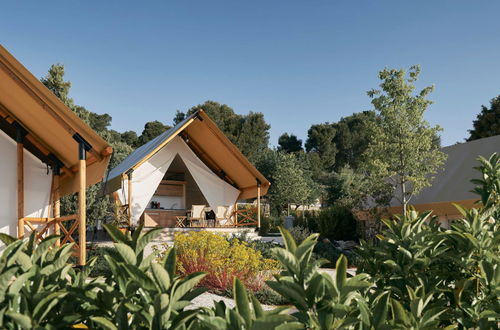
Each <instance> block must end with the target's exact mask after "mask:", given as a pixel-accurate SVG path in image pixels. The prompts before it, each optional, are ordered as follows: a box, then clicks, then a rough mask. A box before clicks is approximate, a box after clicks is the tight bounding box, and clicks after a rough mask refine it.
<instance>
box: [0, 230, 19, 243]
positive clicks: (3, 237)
mask: <svg viewBox="0 0 500 330" xmlns="http://www.w3.org/2000/svg"><path fill="white" fill-rule="evenodd" d="M0 241H2V242H3V243H4V244H5V245H9V244H11V243H14V242H15V241H17V239H16V238H14V237H12V236H10V235H8V234H5V233H0Z"/></svg>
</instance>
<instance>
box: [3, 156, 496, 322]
mask: <svg viewBox="0 0 500 330" xmlns="http://www.w3.org/2000/svg"><path fill="white" fill-rule="evenodd" d="M481 162H482V165H481V167H480V170H481V171H482V173H483V174H486V175H483V180H480V181H476V184H478V185H479V187H478V188H479V189H476V191H477V192H481V196H482V197H483V205H484V206H483V207H481V208H477V209H471V210H463V209H460V208H459V209H460V211H461V213H462V219H459V220H457V221H455V222H454V223H453V224H452V226H451V228H450V229H448V230H445V229H443V228H441V227H439V225H438V223H437V219H436V218H434V217H432V215H431V213H430V212H425V213H422V214H418V213H417V212H415V211H410V212H408V213H407V214H405V215H403V216H400V217H396V218H395V219H393V220H385V221H384V222H385V225H386V229H384V230H383V231H382V233H381V234H380V235H378V236H377V238H378V240H379V244H377V245H372V244H368V243H365V242H361V247H360V248H359V253H358V254H359V261H358V262H359V268H358V272H357V275H356V276H350V275H349V274H348V273H347V267H348V261H347V258H346V257H345V256H343V255H341V256H340V257H339V258H338V259H337V262H336V274H335V276H334V277H332V276H330V275H328V274H325V273H321V272H319V271H318V268H319V267H320V266H321V265H322V264H323V261H322V260H314V258H313V250H314V248H315V246H316V245H317V237H318V235H317V234H314V235H311V236H309V237H308V238H306V239H305V240H304V241H303V242H302V243H300V244H297V243H296V242H295V241H294V239H293V237H292V235H291V234H290V233H289V232H287V231H286V230H282V236H283V239H284V243H285V246H284V248H280V247H277V248H274V249H273V250H272V253H273V254H274V256H275V259H276V260H278V261H279V262H280V264H281V269H282V270H281V272H280V273H279V274H275V275H274V280H269V281H267V282H266V284H267V285H268V286H269V287H270V288H271V289H272V290H274V292H276V293H277V294H278V295H279V296H281V298H282V299H283V301H286V302H289V303H291V306H281V307H276V308H274V309H272V310H270V311H264V310H263V309H262V305H261V303H260V302H259V300H258V299H257V298H256V296H255V295H254V294H252V293H250V292H248V291H247V290H246V288H245V287H244V286H243V284H242V283H241V282H240V281H239V280H238V279H234V280H233V288H232V292H233V295H234V301H235V307H234V308H229V307H228V306H226V305H225V304H224V303H223V302H218V303H215V307H214V308H195V309H191V310H189V309H187V307H188V306H189V305H190V304H191V300H192V299H193V298H195V297H196V296H198V295H199V294H201V293H202V292H203V291H204V290H205V289H203V288H201V287H197V285H198V284H199V283H200V280H201V279H202V278H203V277H204V276H205V275H204V274H201V273H194V274H190V275H188V276H186V277H184V278H181V277H179V276H178V275H176V250H175V249H174V248H172V249H169V250H167V251H166V253H165V255H164V256H163V257H162V258H160V260H159V262H154V258H155V257H156V256H155V255H154V254H152V255H150V256H148V257H146V256H145V255H144V248H145V246H146V245H147V244H148V243H150V242H151V241H152V240H153V239H154V238H155V237H156V236H157V235H158V234H159V230H161V229H159V230H150V231H148V232H147V233H144V232H143V231H142V230H141V229H142V228H138V230H136V231H135V232H134V234H133V235H131V234H126V235H125V234H122V233H121V232H120V231H119V230H118V229H117V228H114V227H111V226H106V230H107V231H108V233H109V234H110V236H111V237H112V238H113V239H114V241H115V243H114V247H115V249H116V252H117V253H113V252H111V253H109V254H108V253H105V255H104V257H103V258H104V260H105V261H106V262H107V263H108V265H109V269H110V270H111V275H109V276H107V277H105V279H104V281H103V280H102V278H98V279H92V278H90V277H89V275H90V272H91V270H92V268H93V267H94V266H95V263H96V260H97V257H93V258H91V259H90V260H89V262H88V264H87V265H86V266H85V267H82V268H74V267H73V265H72V264H71V263H70V262H69V260H70V256H71V254H72V252H73V251H72V249H73V245H72V244H66V245H64V246H61V247H56V246H54V244H55V242H56V240H57V239H58V237H55V236H50V237H47V238H44V239H42V240H41V241H40V242H38V244H37V242H36V239H35V235H34V234H33V235H31V237H30V239H29V240H26V241H23V240H17V239H14V238H12V237H10V236H8V235H6V234H0V239H1V240H2V241H3V242H4V243H5V244H6V247H5V249H4V250H3V252H2V254H1V256H0V328H1V329H9V330H10V329H66V328H71V327H74V326H79V327H81V326H87V327H88V328H91V329H263V330H264V329H281V330H283V329H437V328H446V329H456V328H459V329H498V324H499V322H500V223H499V219H498V218H497V215H498V214H499V211H500V199H499V198H498V196H499V195H500V194H499V193H500V183H499V182H500V181H498V180H497V181H496V182H494V181H491V180H490V179H491V178H492V177H496V178H499V177H500V161H499V159H498V157H496V155H495V156H494V157H491V158H490V159H489V160H485V159H482V160H481ZM265 294H267V293H265ZM262 299H263V298H262V297H261V300H262Z"/></svg>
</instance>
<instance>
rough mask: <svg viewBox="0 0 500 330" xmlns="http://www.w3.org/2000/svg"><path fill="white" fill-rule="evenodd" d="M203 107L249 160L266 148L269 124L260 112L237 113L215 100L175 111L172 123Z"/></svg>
mask: <svg viewBox="0 0 500 330" xmlns="http://www.w3.org/2000/svg"><path fill="white" fill-rule="evenodd" d="M200 109H203V110H204V111H205V112H206V113H207V115H208V116H209V117H210V119H212V120H213V121H214V122H215V123H216V124H217V127H219V128H220V129H221V130H222V132H224V134H225V135H226V136H227V137H228V139H229V140H230V141H231V142H233V143H234V144H235V145H236V146H237V147H238V149H239V150H240V151H241V152H242V153H243V154H244V155H245V156H246V157H247V158H248V159H250V160H251V161H253V160H254V159H255V158H256V157H257V156H258V154H259V153H260V152H262V151H263V150H265V149H267V146H268V144H269V129H270V128H271V126H269V124H268V123H266V121H265V119H264V115H263V114H262V113H260V112H249V113H248V114H247V115H239V114H236V113H235V112H234V110H233V109H232V108H231V107H229V106H228V105H226V104H220V103H217V102H215V101H206V102H205V103H203V104H199V105H197V106H194V107H192V108H191V109H189V110H187V111H186V112H185V113H184V112H181V111H179V110H178V111H177V113H176V114H175V118H174V124H177V123H179V122H181V121H182V120H183V119H184V118H186V117H187V116H190V115H192V114H193V113H195V112H196V111H198V110H200Z"/></svg>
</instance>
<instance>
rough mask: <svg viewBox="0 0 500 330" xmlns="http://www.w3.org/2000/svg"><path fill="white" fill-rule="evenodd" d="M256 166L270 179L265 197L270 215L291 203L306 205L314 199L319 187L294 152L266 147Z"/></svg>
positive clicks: (280, 212) (282, 209)
mask: <svg viewBox="0 0 500 330" xmlns="http://www.w3.org/2000/svg"><path fill="white" fill-rule="evenodd" d="M255 165H256V167H257V168H258V169H259V171H261V173H262V174H264V176H265V177H266V178H268V179H269V180H270V181H271V187H270V188H269V191H268V193H267V198H269V202H270V204H271V210H272V213H273V214H275V215H278V216H279V215H281V214H282V213H283V211H284V210H286V209H288V206H289V205H290V204H296V205H308V204H311V203H313V202H315V200H316V199H317V197H318V190H319V188H318V186H317V184H316V183H315V182H314V181H313V179H312V173H311V172H310V170H309V168H308V164H307V163H306V162H303V161H300V158H299V156H298V155H297V154H290V153H285V152H282V151H276V150H267V151H266V152H263V153H261V154H260V156H259V158H258V159H257V160H256V163H255Z"/></svg>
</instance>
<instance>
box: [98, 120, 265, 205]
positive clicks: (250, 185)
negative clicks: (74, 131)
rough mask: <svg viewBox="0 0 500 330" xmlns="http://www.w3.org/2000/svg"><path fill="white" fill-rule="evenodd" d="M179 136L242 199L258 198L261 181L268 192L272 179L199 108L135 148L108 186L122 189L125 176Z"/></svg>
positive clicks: (112, 172) (110, 176)
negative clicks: (258, 187)
mask: <svg viewBox="0 0 500 330" xmlns="http://www.w3.org/2000/svg"><path fill="white" fill-rule="evenodd" d="M176 136H180V137H182V138H183V139H184V141H185V142H186V144H187V145H188V146H189V148H190V149H191V150H193V152H194V153H195V154H196V156H197V157H198V158H200V159H201V160H202V161H203V162H204V163H205V164H206V165H207V166H208V167H209V168H210V169H211V170H212V171H213V172H214V173H216V174H217V175H218V176H219V177H221V178H222V179H224V180H225V181H227V182H228V183H230V184H232V185H233V186H234V187H236V188H237V189H238V190H239V191H240V196H239V197H238V198H239V199H249V198H255V197H257V186H258V183H260V186H261V195H265V194H266V193H267V190H268V188H269V186H270V183H269V181H268V180H267V179H266V178H265V177H264V176H263V175H262V174H261V173H260V172H259V171H258V170H257V169H256V168H255V167H254V166H253V165H252V164H251V163H250V162H249V161H248V159H247V158H246V157H245V156H244V155H243V154H242V153H241V152H240V151H239V150H238V148H236V146H235V145H233V144H232V143H231V141H229V139H228V138H227V137H226V136H225V135H224V133H222V131H221V130H220V129H219V128H218V127H217V125H215V123H214V122H213V121H212V120H211V119H210V118H209V117H208V115H207V114H206V113H205V112H204V111H203V110H199V111H197V112H196V113H194V114H193V115H191V116H189V117H188V118H186V119H185V120H183V121H182V122H180V123H179V124H177V125H176V126H175V127H173V128H171V129H169V130H167V131H165V132H164V133H163V134H161V135H159V136H158V137H156V138H155V139H153V140H151V141H150V142H148V143H146V144H145V145H143V146H141V147H140V148H138V149H136V150H135V151H134V152H133V153H132V154H130V155H129V156H128V157H127V158H126V159H125V160H124V161H123V162H122V163H121V164H119V165H118V166H117V167H115V168H114V169H113V170H111V172H110V174H109V176H108V183H107V185H106V189H107V191H108V192H113V191H116V190H119V189H120V188H121V185H122V177H123V176H124V175H125V174H126V173H127V172H128V171H130V170H134V169H136V168H138V167H139V166H140V165H142V164H143V163H144V162H146V161H147V160H148V159H149V158H151V157H152V156H153V155H155V154H156V153H157V152H158V151H160V150H161V149H162V148H163V147H164V146H166V145H167V144H168V143H169V142H170V141H172V140H173V139H174V138H175V137H176Z"/></svg>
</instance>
